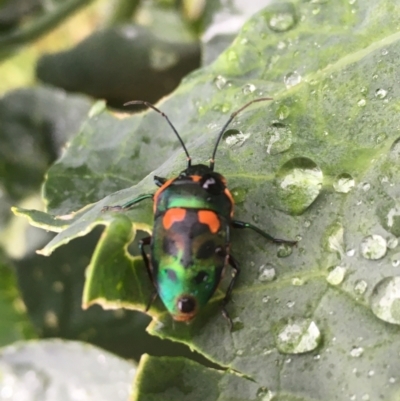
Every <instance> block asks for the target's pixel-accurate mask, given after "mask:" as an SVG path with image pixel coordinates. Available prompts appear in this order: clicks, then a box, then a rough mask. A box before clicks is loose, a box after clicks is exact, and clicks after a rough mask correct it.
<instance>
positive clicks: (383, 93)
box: [375, 89, 387, 99]
mask: <svg viewBox="0 0 400 401" xmlns="http://www.w3.org/2000/svg"><path fill="white" fill-rule="evenodd" d="M386 95H387V90H385V89H377V90H376V91H375V97H377V98H378V99H384V98H385V97H386Z"/></svg>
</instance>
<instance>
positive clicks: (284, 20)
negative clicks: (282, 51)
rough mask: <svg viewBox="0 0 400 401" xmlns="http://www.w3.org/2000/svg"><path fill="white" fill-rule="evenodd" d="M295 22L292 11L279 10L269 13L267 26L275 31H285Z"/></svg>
mask: <svg viewBox="0 0 400 401" xmlns="http://www.w3.org/2000/svg"><path fill="white" fill-rule="evenodd" d="M295 24H296V17H295V15H294V13H293V12H291V11H289V10H287V11H281V12H277V13H274V14H271V15H270V17H269V19H268V27H269V28H270V29H271V30H272V31H275V32H285V31H288V30H289V29H291V28H293V27H294V26H295Z"/></svg>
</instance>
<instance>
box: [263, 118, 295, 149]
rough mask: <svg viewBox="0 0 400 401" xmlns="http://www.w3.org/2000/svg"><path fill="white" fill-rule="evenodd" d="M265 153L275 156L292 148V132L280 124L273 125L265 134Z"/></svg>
mask: <svg viewBox="0 0 400 401" xmlns="http://www.w3.org/2000/svg"><path fill="white" fill-rule="evenodd" d="M266 140H267V143H268V144H267V153H268V154H271V155H276V154H278V153H282V152H285V151H286V150H288V149H289V148H290V147H291V146H292V131H290V129H289V128H288V127H286V126H285V125H284V124H282V123H273V124H272V125H271V126H270V127H268V129H267V132H266Z"/></svg>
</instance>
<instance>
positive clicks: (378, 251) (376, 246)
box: [360, 234, 387, 260]
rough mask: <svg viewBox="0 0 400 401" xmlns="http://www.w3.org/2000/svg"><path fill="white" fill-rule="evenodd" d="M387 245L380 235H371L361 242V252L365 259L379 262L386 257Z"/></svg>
mask: <svg viewBox="0 0 400 401" xmlns="http://www.w3.org/2000/svg"><path fill="white" fill-rule="evenodd" d="M386 249H387V244H386V240H385V238H383V237H381V236H380V235H376V234H374V235H369V236H368V237H365V238H364V239H363V240H362V241H361V245H360V250H361V254H362V255H363V256H364V258H365V259H372V260H377V259H381V258H383V257H384V256H385V254H386Z"/></svg>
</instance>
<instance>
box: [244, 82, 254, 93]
mask: <svg viewBox="0 0 400 401" xmlns="http://www.w3.org/2000/svg"><path fill="white" fill-rule="evenodd" d="M255 90H256V87H255V86H254V85H253V84H246V85H244V86H243V88H242V92H243V94H244V95H249V94H250V93H253V92H254V91H255Z"/></svg>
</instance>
